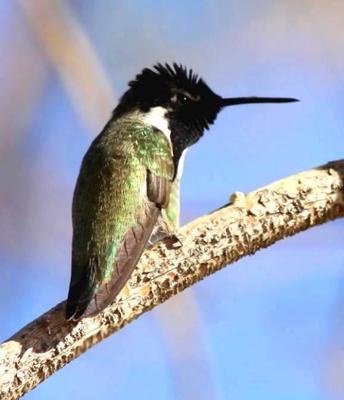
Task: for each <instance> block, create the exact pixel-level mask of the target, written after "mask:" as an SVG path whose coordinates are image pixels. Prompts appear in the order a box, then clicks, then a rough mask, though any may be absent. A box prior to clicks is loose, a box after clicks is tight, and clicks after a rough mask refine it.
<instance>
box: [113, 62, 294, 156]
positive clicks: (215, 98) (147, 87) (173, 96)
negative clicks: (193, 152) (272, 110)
mask: <svg viewBox="0 0 344 400" xmlns="http://www.w3.org/2000/svg"><path fill="white" fill-rule="evenodd" d="M292 101H297V100H296V99H292V98H269V97H268V98H267V97H235V98H223V97H221V96H219V95H217V94H216V93H214V92H213V91H212V90H211V89H210V88H209V86H208V85H207V84H206V83H205V81H204V80H203V79H202V78H200V77H199V76H198V75H197V74H195V73H194V72H193V71H192V69H187V68H186V67H184V66H182V65H178V64H176V63H174V64H173V65H172V66H171V65H169V64H156V65H155V66H154V67H153V68H152V69H150V68H145V69H144V70H143V71H142V72H141V73H140V74H138V75H137V76H136V78H135V80H132V81H130V82H129V89H128V90H127V91H126V92H125V93H124V95H123V96H122V98H121V99H120V102H119V104H118V106H117V108H116V109H115V111H114V116H115V117H116V116H120V115H123V114H125V113H127V112H131V111H133V110H139V111H140V112H142V113H147V114H148V113H151V112H152V111H154V110H158V113H157V114H158V115H159V116H160V118H165V119H166V120H167V124H168V128H169V130H170V132H171V134H170V139H171V142H172V145H173V153H174V159H175V162H176V163H178V160H179V158H180V156H181V154H182V153H183V151H184V150H185V149H186V148H187V147H189V146H191V145H192V144H194V143H196V142H197V141H198V140H199V139H200V138H201V137H202V135H203V133H204V130H205V129H208V128H209V125H211V124H213V122H214V121H215V119H216V117H217V115H218V113H219V111H220V110H221V109H222V108H224V107H227V106H232V105H237V104H249V103H285V102H292Z"/></svg>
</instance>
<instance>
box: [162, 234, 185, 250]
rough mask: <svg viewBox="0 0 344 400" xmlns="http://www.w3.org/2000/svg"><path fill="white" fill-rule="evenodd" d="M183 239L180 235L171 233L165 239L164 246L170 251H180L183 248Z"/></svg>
mask: <svg viewBox="0 0 344 400" xmlns="http://www.w3.org/2000/svg"><path fill="white" fill-rule="evenodd" d="M184 241H185V237H184V236H183V235H182V234H180V233H173V234H172V235H170V236H168V237H167V238H166V246H167V248H170V249H180V248H181V247H182V246H183V242H184Z"/></svg>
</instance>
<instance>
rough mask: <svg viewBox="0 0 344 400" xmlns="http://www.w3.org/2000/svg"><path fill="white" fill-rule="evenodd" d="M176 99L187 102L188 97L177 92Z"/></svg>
mask: <svg viewBox="0 0 344 400" xmlns="http://www.w3.org/2000/svg"><path fill="white" fill-rule="evenodd" d="M178 100H179V101H180V102H181V103H188V102H189V101H190V98H189V97H188V96H186V95H185V94H182V93H179V94H178Z"/></svg>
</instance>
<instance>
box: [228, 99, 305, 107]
mask: <svg viewBox="0 0 344 400" xmlns="http://www.w3.org/2000/svg"><path fill="white" fill-rule="evenodd" d="M294 101H299V100H298V99H293V98H289V97H231V98H227V99H223V98H222V99H221V101H220V103H221V107H227V106H236V105H238V104H252V103H292V102H294Z"/></svg>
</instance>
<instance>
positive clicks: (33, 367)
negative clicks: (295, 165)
mask: <svg viewBox="0 0 344 400" xmlns="http://www.w3.org/2000/svg"><path fill="white" fill-rule="evenodd" d="M343 180H344V160H341V161H335V162H332V163H329V164H327V165H324V166H322V167H319V168H316V169H313V170H310V171H307V172H303V173H301V174H298V175H295V176H292V177H289V178H287V179H283V180H281V181H278V182H275V183H273V184H271V185H268V186H266V187H264V188H261V189H259V190H257V191H255V192H252V193H250V194H248V195H244V194H243V193H240V192H238V193H234V195H232V197H231V203H230V204H229V205H226V206H224V207H223V208H221V209H219V210H217V211H214V212H213V213H211V214H209V215H206V216H204V217H201V218H199V219H197V220H195V221H193V222H192V223H191V224H189V225H187V226H186V227H184V228H183V229H182V232H181V233H182V235H183V237H184V241H183V246H182V247H180V248H178V249H174V248H171V246H169V244H168V241H163V242H160V243H158V244H157V245H155V246H154V247H153V248H152V249H150V250H147V251H145V253H144V254H143V256H142V258H141V260H140V263H139V265H138V266H137V268H136V270H135V271H134V273H133V275H132V277H131V279H130V281H129V282H128V284H127V285H126V287H125V288H124V289H123V290H122V292H121V294H120V295H119V296H118V298H117V301H116V302H115V303H113V304H112V305H110V306H109V307H107V308H106V309H105V310H104V311H103V312H102V313H100V314H99V315H97V316H95V317H93V318H85V319H83V320H81V321H79V322H78V323H74V322H73V323H72V322H67V321H65V319H64V305H65V302H62V303H60V304H58V305H57V306H56V307H54V308H53V309H51V310H49V311H48V312H47V313H45V314H44V315H42V316H40V317H39V318H37V319H36V320H35V321H33V322H31V323H30V324H29V325H27V326H25V327H24V328H23V329H22V330H21V331H19V332H18V333H16V334H15V335H14V336H12V337H11V338H10V339H9V340H7V341H6V342H4V343H3V344H2V345H0V399H2V400H9V399H16V398H18V397H20V396H22V395H24V394H25V393H26V392H28V391H29V390H31V389H32V388H34V387H36V386H37V385H38V384H39V383H40V382H42V381H43V380H44V379H46V378H48V377H49V376H50V375H52V374H53V373H54V372H55V371H57V370H59V369H60V368H62V367H63V366H65V365H66V364H67V363H68V362H70V361H72V360H73V359H75V358H76V357H78V356H79V355H80V354H82V353H83V352H85V351H86V350H87V349H88V348H90V347H91V346H93V345H95V344H96V343H98V342H100V341H101V340H103V339H104V338H106V337H107V336H109V335H111V334H112V333H113V332H115V331H117V330H119V329H121V328H122V327H123V326H124V325H125V324H127V323H128V322H130V321H132V320H134V319H135V318H137V317H139V316H140V315H142V314H143V313H144V312H146V311H148V310H150V309H151V308H153V307H155V306H156V305H158V304H160V303H162V302H164V301H165V300H167V299H168V298H169V297H171V296H173V295H175V294H177V293H179V292H180V291H182V290H183V289H185V288H187V287H188V286H191V285H192V284H193V283H195V282H197V281H199V280H201V279H203V278H204V277H205V276H207V275H210V274H212V273H214V272H215V271H217V270H219V269H220V268H222V267H224V266H225V265H227V264H230V263H232V262H234V261H236V260H238V259H239V258H241V257H243V256H245V255H249V254H253V253H255V252H256V251H257V250H259V249H261V248H264V247H267V246H270V245H271V244H273V243H275V242H276V241H277V240H280V239H283V238H284V237H286V236H291V235H294V234H295V233H297V232H300V231H303V230H305V229H308V228H310V227H312V226H314V225H318V224H321V223H324V222H326V221H329V220H331V219H334V218H338V217H341V216H343V215H344V191H343Z"/></svg>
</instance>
